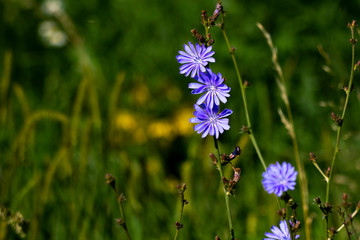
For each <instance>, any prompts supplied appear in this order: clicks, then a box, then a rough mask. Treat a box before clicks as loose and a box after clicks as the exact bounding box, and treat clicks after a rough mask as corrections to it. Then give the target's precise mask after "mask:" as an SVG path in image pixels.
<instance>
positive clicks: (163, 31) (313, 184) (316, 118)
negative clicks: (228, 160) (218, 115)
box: [0, 0, 360, 239]
mask: <svg viewBox="0 0 360 240" xmlns="http://www.w3.org/2000/svg"><path fill="white" fill-rule="evenodd" d="M215 2H216V1H204V0H202V1H196V2H195V1H188V0H186V1H165V2H163V1H146V0H139V1H129V0H118V1H107V2H104V1H96V0H91V1H83V0H79V1H75V2H74V1H64V2H63V4H64V9H65V13H66V16H67V17H68V18H65V19H64V18H63V17H59V16H54V15H51V16H49V15H47V14H45V13H44V12H43V11H42V6H43V2H42V1H35V0H23V1H20V0H2V1H0V19H1V21H0V32H1V36H2V37H1V38H0V77H1V85H0V101H1V102H0V204H1V205H3V206H6V207H8V208H9V209H11V210H12V211H14V212H15V211H19V212H21V213H22V214H23V216H24V217H25V218H26V219H27V220H29V221H30V231H29V234H28V239H125V238H126V236H125V234H124V233H123V230H122V229H121V228H120V227H119V226H117V225H116V223H115V221H114V219H115V218H118V217H119V215H120V213H119V211H118V207H117V205H116V199H115V198H114V196H113V193H112V191H111V189H110V188H109V187H108V186H106V184H105V180H104V176H105V174H106V173H111V174H113V175H114V176H115V177H116V180H117V184H118V185H119V188H120V189H121V190H122V191H123V192H124V194H125V196H126V198H127V201H126V202H125V212H126V216H127V221H128V227H129V230H130V233H131V234H132V236H133V238H134V239H171V238H172V237H173V236H174V232H175V226H174V223H175V221H176V220H177V218H178V215H179V207H180V205H179V204H180V203H179V196H178V194H177V191H176V185H177V184H179V183H182V182H186V184H187V186H188V190H187V191H186V192H185V196H186V198H187V199H188V200H189V202H190V204H189V205H187V206H186V207H185V212H184V220H183V222H184V228H183V229H182V230H181V232H180V237H179V238H180V239H213V238H214V236H215V235H219V236H221V237H222V239H226V238H227V236H226V234H228V233H227V220H226V216H225V214H224V209H225V205H224V201H223V196H222V193H221V189H220V185H219V182H220V181H219V177H218V174H217V172H216V170H215V169H214V167H213V166H212V165H211V161H210V159H208V157H207V156H208V153H209V152H211V151H214V148H213V145H212V141H211V139H201V138H200V136H199V135H197V134H195V133H193V131H192V126H191V124H190V123H188V118H189V117H191V115H192V111H193V110H192V105H193V103H194V101H195V97H194V96H191V95H190V94H189V90H188V89H187V84H188V81H187V80H186V79H185V78H184V77H183V76H180V75H179V73H178V67H179V66H178V64H177V62H176V59H175V55H176V54H177V51H178V50H180V49H181V48H182V45H183V44H184V43H186V42H187V41H194V39H193V38H192V37H191V34H190V29H192V28H194V27H196V28H198V30H199V31H200V30H202V28H201V25H200V11H201V9H206V10H208V12H209V13H211V12H212V11H213V9H214V6H215ZM223 5H224V8H225V10H227V16H226V24H227V25H226V28H227V30H228V34H229V37H230V41H231V43H232V44H233V46H234V47H236V49H237V50H236V56H237V58H238V60H239V63H240V70H241V73H242V76H243V78H244V80H247V81H249V82H250V83H251V87H250V88H249V89H248V90H247V97H248V102H249V109H250V115H251V118H252V119H253V128H254V132H255V135H256V137H257V139H258V142H259V145H260V147H261V149H262V152H263V154H264V158H265V160H266V162H267V164H269V163H274V162H276V161H289V162H292V163H294V160H293V153H292V146H291V141H290V138H289V137H288V136H287V133H286V130H285V129H284V127H283V126H282V124H281V122H280V119H279V117H278V114H277V109H278V108H279V107H281V106H282V103H281V99H280V96H279V92H278V90H277V86H276V83H275V79H274V78H275V77H274V76H275V72H274V71H273V69H272V65H271V59H270V57H271V55H270V50H269V49H268V47H267V45H266V42H265V40H264V38H263V36H262V34H261V32H260V31H259V30H258V29H257V27H256V25H255V23H256V22H261V23H262V24H263V25H264V26H265V28H267V30H268V31H269V32H270V33H271V34H272V37H273V41H274V44H276V46H277V47H278V50H279V52H278V54H279V60H280V63H281V64H282V66H283V70H284V74H285V78H286V80H287V81H288V88H289V95H290V100H291V104H292V108H293V111H294V112H293V114H294V119H295V124H296V129H297V135H298V138H299V144H300V150H301V158H302V160H303V161H304V162H305V169H306V172H307V176H308V178H309V191H310V195H309V197H310V202H311V200H312V199H314V198H315V197H317V196H320V197H322V198H324V195H325V182H324V181H323V180H322V179H321V176H320V175H319V174H318V172H316V170H315V169H314V168H313V166H312V165H311V163H310V161H308V153H309V152H310V151H312V152H315V153H316V154H317V155H318V157H319V165H320V167H321V168H323V169H326V168H327V166H328V165H330V160H331V158H332V153H333V147H334V141H335V132H334V128H333V123H332V122H331V119H330V113H331V112H335V113H339V111H340V106H342V102H343V101H344V94H343V91H342V90H341V88H342V87H343V86H344V85H345V84H346V82H347V79H348V75H349V70H350V69H349V68H350V67H349V66H350V60H351V59H350V44H349V41H348V39H349V37H350V34H349V31H348V30H347V29H346V24H347V23H348V22H349V21H351V20H352V19H357V17H358V12H359V9H360V4H359V3H357V2H342V1H331V2H328V1H316V2H313V1H311V2H310V1H301V2H300V1H291V2H288V1H273V2H271V3H269V2H267V1H257V2H256V3H255V2H250V1H246V2H237V1H224V2H223ZM61 16H63V15H61ZM45 21H51V22H53V23H55V26H57V27H58V28H59V29H60V30H61V31H62V32H63V33H66V34H67V42H66V43H65V45H64V46H61V47H53V46H51V44H50V43H51V42H49V39H47V38H46V37H44V36H45V35H44V34H43V33H42V32H41V31H40V26H42V24H43V23H44V22H45ZM212 34H213V38H214V39H215V45H214V50H215V51H216V54H215V58H216V61H217V62H216V64H215V65H214V71H220V72H221V73H222V74H223V76H225V77H226V78H227V83H228V84H229V86H230V87H231V88H232V95H231V98H230V99H229V103H228V104H229V105H228V106H229V108H231V109H233V110H234V114H233V116H232V117H231V119H230V121H231V122H230V123H231V131H228V132H227V133H226V134H224V135H223V136H222V137H221V139H220V144H221V145H220V148H221V151H224V152H230V151H232V150H233V147H234V146H235V145H237V144H238V145H240V146H241V148H242V149H243V154H242V156H241V157H240V159H237V160H236V162H235V163H236V165H237V166H239V167H241V168H242V177H241V180H240V184H239V186H238V188H237V191H236V196H235V198H232V199H231V206H232V211H233V219H234V227H235V234H236V237H237V238H238V239H243V238H244V239H259V238H262V237H263V234H264V232H265V231H269V230H270V227H271V226H272V225H274V224H276V223H277V222H278V217H277V216H276V214H275V212H276V209H277V206H276V202H275V201H274V199H273V198H272V197H269V196H268V195H267V194H266V193H265V192H264V190H263V188H262V186H261V173H262V166H261V165H260V162H259V161H258V159H257V156H256V154H255V152H254V151H253V148H252V146H251V144H250V143H249V141H248V139H247V136H246V135H243V134H241V133H240V129H241V127H242V126H243V125H244V124H245V121H244V112H243V109H242V108H241V107H240V106H242V103H241V96H240V91H239V86H238V83H237V81H236V80H235V79H236V78H235V71H234V70H233V68H232V63H231V59H230V57H229V56H228V53H227V50H226V45H225V43H224V41H223V39H222V35H221V32H220V31H219V30H217V29H214V30H213V32H212ZM319 46H322V47H323V49H324V52H326V53H327V54H328V56H329V61H328V62H326V60H325V59H324V58H323V57H322V56H321V54H320V53H319V50H318V48H319ZM357 52H358V50H357ZM324 65H326V66H328V68H329V69H330V70H331V71H330V72H325V71H324V70H323V69H322V67H323V66H324ZM357 80H358V75H356V76H355V91H354V94H353V96H352V97H351V100H350V101H351V102H350V106H349V110H348V114H347V116H346V121H345V122H344V132H343V141H342V143H341V149H342V151H341V153H340V156H339V159H338V164H337V165H336V170H335V173H336V175H335V184H334V185H333V191H332V196H331V198H332V199H334V200H336V202H337V203H338V204H339V203H340V202H341V196H342V193H343V192H347V193H348V194H349V195H350V197H351V200H353V201H354V202H357V201H358V200H359V199H360V194H359V184H358V182H359V177H358V172H359V170H360V164H359V157H358V155H359V154H358V152H359V146H360V145H359V144H360V138H359V127H358V119H359V115H360V114H359V111H358V109H359V99H360V95H359V89H358V87H357V85H358V84H357V83H356V82H357ZM228 174H230V172H229V173H228ZM294 197H295V199H296V200H298V201H299V200H300V197H299V193H298V192H297V191H294ZM299 210H300V209H299ZM310 210H311V214H312V216H313V217H314V219H313V231H314V232H313V235H314V236H313V238H314V239H319V238H321V237H322V236H323V232H324V231H325V230H324V228H325V227H324V222H323V220H322V215H321V213H320V211H319V210H318V209H317V208H316V206H315V205H312V204H311V206H310ZM300 215H301V214H300ZM332 224H334V226H338V225H339V223H338V222H337V221H336V220H335V219H332ZM354 224H355V226H356V227H357V229H359V220H357V219H356V218H355V220H354ZM2 230H4V229H2ZM2 232H3V233H4V231H2ZM6 234H7V235H5V236H3V235H1V234H0V236H3V238H4V237H6V238H5V239H17V237H16V236H15V234H14V233H12V232H11V231H9V232H7V233H6ZM339 238H341V236H339Z"/></svg>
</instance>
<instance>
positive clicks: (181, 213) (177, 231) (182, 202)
mask: <svg viewBox="0 0 360 240" xmlns="http://www.w3.org/2000/svg"><path fill="white" fill-rule="evenodd" d="M184 206H185V197H184V192H181V211H180V218H179V223H180V225H182V216H183V212H184ZM179 232H180V228H178V227H177V228H176V233H175V237H174V240H176V239H177V238H178V235H179Z"/></svg>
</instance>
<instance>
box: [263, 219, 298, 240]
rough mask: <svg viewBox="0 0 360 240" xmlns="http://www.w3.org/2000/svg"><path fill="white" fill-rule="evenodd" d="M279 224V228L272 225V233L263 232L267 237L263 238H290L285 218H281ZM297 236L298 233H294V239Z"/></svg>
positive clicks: (287, 239)
mask: <svg viewBox="0 0 360 240" xmlns="http://www.w3.org/2000/svg"><path fill="white" fill-rule="evenodd" d="M290 224H291V222H290ZM279 225H280V228H278V227H277V226H272V228H271V231H272V233H268V232H267V233H265V236H266V237H267V238H264V239H263V240H276V239H277V240H291V236H290V231H289V228H288V225H287V223H286V220H281V221H280V224H279ZM299 237H300V235H296V236H295V239H298V238H299Z"/></svg>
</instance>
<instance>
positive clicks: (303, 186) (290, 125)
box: [257, 23, 311, 240]
mask: <svg viewBox="0 0 360 240" xmlns="http://www.w3.org/2000/svg"><path fill="white" fill-rule="evenodd" d="M257 26H258V28H259V29H260V30H261V31H262V32H263V34H264V36H265V38H266V40H267V43H268V45H269V47H270V50H271V52H272V62H273V64H274V67H275V70H276V72H277V74H278V77H279V79H278V80H277V84H278V86H279V88H280V92H281V98H282V99H283V101H284V103H285V107H286V113H287V118H288V120H286V119H284V118H282V121H283V122H284V124H285V127H286V128H287V129H288V131H289V134H290V137H291V140H292V144H293V149H294V157H295V162H296V166H297V169H298V172H299V185H300V194H301V200H302V201H301V202H302V209H303V215H304V220H305V235H306V239H308V240H310V239H311V226H310V225H311V224H310V219H309V218H308V212H309V206H308V205H309V201H308V194H309V191H308V182H307V178H306V174H305V171H304V165H303V162H302V161H301V159H300V153H299V145H298V142H297V138H296V133H295V125H294V119H293V116H292V112H291V106H290V101H289V98H288V94H287V90H286V85H285V78H284V75H283V72H282V69H281V67H280V64H279V62H278V59H277V50H276V48H275V47H274V45H273V42H272V39H271V36H270V34H269V33H268V32H267V31H266V30H265V29H264V27H263V26H262V25H261V24H260V23H258V24H257ZM281 113H282V112H281Z"/></svg>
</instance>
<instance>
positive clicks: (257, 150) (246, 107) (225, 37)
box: [220, 13, 267, 171]
mask: <svg viewBox="0 0 360 240" xmlns="http://www.w3.org/2000/svg"><path fill="white" fill-rule="evenodd" d="M221 19H222V22H221V24H220V29H221V31H222V33H223V35H224V39H225V42H226V45H227V47H228V50H229V53H230V55H231V59H232V61H233V64H234V67H235V71H236V76H237V79H238V81H239V85H240V89H241V96H242V100H243V104H244V110H245V116H246V124H247V128H248V134H249V137H250V140H251V142H252V144H253V146H254V148H255V151H256V153H257V155H258V157H259V159H260V162H261V164H262V166H263V167H264V170H265V171H266V168H267V167H266V164H265V161H264V158H263V156H262V154H261V151H260V149H259V147H258V144H257V142H256V138H255V136H254V134H253V131H252V129H251V120H250V115H249V111H248V106H247V101H246V92H245V86H244V83H243V80H242V78H241V75H240V71H239V67H238V64H237V61H236V58H235V55H234V50H233V49H232V48H231V45H230V42H229V38H228V36H227V34H226V31H225V28H224V14H223V13H222V14H221Z"/></svg>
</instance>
